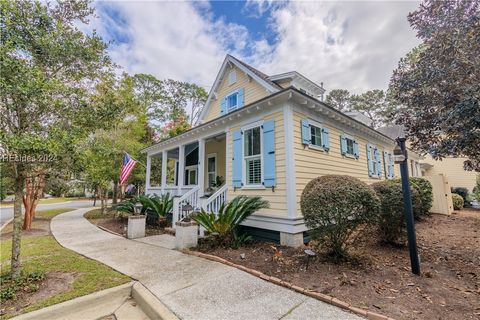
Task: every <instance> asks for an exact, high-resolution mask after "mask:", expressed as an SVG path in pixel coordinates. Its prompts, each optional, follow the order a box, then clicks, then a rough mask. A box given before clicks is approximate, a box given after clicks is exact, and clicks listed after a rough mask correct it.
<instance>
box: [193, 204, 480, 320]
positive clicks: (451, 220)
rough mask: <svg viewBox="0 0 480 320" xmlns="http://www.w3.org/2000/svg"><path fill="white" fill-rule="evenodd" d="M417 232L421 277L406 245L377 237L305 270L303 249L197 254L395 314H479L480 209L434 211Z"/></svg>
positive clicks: (267, 247) (260, 247)
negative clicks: (337, 260)
mask: <svg viewBox="0 0 480 320" xmlns="http://www.w3.org/2000/svg"><path fill="white" fill-rule="evenodd" d="M416 229H417V242H418V246H419V253H420V257H421V268H422V275H421V276H420V277H419V276H414V275H412V274H411V272H410V263H409V255H408V250H407V248H406V247H391V246H382V245H379V244H378V243H376V242H374V238H375V237H370V239H371V240H370V242H369V243H367V244H365V246H364V247H362V248H358V249H356V250H352V251H351V254H352V255H354V256H355V257H356V259H354V261H353V260H352V261H353V262H349V263H344V264H340V265H335V264H332V263H329V262H327V261H325V259H323V258H322V257H320V256H318V257H317V258H316V260H315V261H311V262H310V264H309V267H308V270H305V269H306V258H305V253H304V249H305V248H299V249H293V248H287V247H279V246H276V245H273V244H268V243H256V244H253V245H250V246H247V247H243V248H240V249H238V250H232V249H215V250H205V249H204V250H202V251H206V252H208V253H211V254H215V255H217V256H220V257H223V258H225V259H227V260H230V261H232V262H234V263H237V264H242V265H245V266H247V267H249V268H253V269H257V270H259V271H262V272H263V273H265V274H268V275H270V276H276V277H278V278H281V279H283V280H286V281H289V282H292V283H293V284H296V285H299V286H302V287H306V288H309V289H312V290H315V291H318V292H322V293H326V294H329V295H331V296H334V297H337V298H339V299H340V300H344V301H347V302H349V303H350V304H352V305H355V306H357V307H361V308H365V309H368V310H372V311H374V312H378V313H382V314H384V315H388V316H391V317H394V318H396V319H452V320H453V319H480V210H466V209H465V210H462V211H460V212H458V213H457V214H455V215H452V216H442V215H433V216H431V217H429V218H427V219H425V220H424V221H422V222H419V223H417V225H416ZM241 254H245V259H242V257H241V256H240V255H241Z"/></svg>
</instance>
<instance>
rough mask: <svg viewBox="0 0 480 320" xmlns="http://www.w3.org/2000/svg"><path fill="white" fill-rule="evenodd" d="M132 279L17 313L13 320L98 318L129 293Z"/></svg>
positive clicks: (112, 310) (126, 297)
mask: <svg viewBox="0 0 480 320" xmlns="http://www.w3.org/2000/svg"><path fill="white" fill-rule="evenodd" d="M133 284H134V281H131V282H128V283H126V284H122V285H120V286H116V287H113V288H109V289H105V290H102V291H98V292H94V293H92V294H89V295H86V296H82V297H78V298H75V299H72V300H68V301H65V302H61V303H58V304H54V305H51V306H49V307H46V308H43V309H40V310H36V311H32V312H29V313H25V314H22V315H19V316H17V317H15V318H12V319H13V320H55V319H58V320H60V319H98V318H99V317H103V316H107V315H109V314H112V313H114V312H115V310H116V309H117V308H118V307H119V306H120V305H121V304H122V303H124V302H125V301H126V300H127V299H128V298H129V297H130V295H131V292H132V286H133Z"/></svg>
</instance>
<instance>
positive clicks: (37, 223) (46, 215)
mask: <svg viewBox="0 0 480 320" xmlns="http://www.w3.org/2000/svg"><path fill="white" fill-rule="evenodd" d="M72 210H75V209H73V208H57V209H49V210H38V211H37V212H36V213H35V217H36V218H42V219H39V220H35V219H34V220H33V221H32V229H45V230H50V229H49V228H48V225H49V224H50V221H49V220H45V219H51V218H53V217H54V216H56V215H57V214H60V213H64V212H68V211H72ZM12 231H13V224H12V223H9V224H8V225H7V226H5V228H4V229H3V230H2V234H7V233H9V232H12Z"/></svg>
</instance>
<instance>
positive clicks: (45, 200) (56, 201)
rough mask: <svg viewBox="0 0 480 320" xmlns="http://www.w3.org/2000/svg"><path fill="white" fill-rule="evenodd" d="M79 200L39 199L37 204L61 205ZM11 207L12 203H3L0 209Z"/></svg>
mask: <svg viewBox="0 0 480 320" xmlns="http://www.w3.org/2000/svg"><path fill="white" fill-rule="evenodd" d="M78 199H79V198H65V197H63V198H47V199H40V201H39V204H52V203H61V202H67V201H74V200H78ZM11 206H13V202H3V203H2V204H1V205H0V207H11Z"/></svg>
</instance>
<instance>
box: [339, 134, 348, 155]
mask: <svg viewBox="0 0 480 320" xmlns="http://www.w3.org/2000/svg"><path fill="white" fill-rule="evenodd" d="M340 151H341V152H342V155H345V154H347V138H346V137H345V136H344V135H343V134H342V135H341V136H340Z"/></svg>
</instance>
